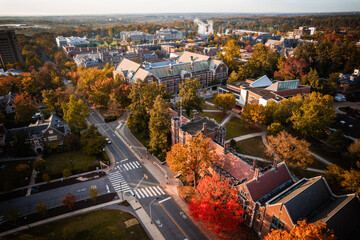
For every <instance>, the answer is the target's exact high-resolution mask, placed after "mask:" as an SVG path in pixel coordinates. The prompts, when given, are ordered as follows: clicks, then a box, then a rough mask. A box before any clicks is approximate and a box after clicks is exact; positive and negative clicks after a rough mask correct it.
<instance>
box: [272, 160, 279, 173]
mask: <svg viewBox="0 0 360 240" xmlns="http://www.w3.org/2000/svg"><path fill="white" fill-rule="evenodd" d="M277 164H278V162H277V160H276V159H274V163H273V168H274V169H275V171H276V170H277Z"/></svg>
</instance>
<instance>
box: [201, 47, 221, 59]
mask: <svg viewBox="0 0 360 240" xmlns="http://www.w3.org/2000/svg"><path fill="white" fill-rule="evenodd" d="M218 52H221V49H220V48H216V47H206V48H204V52H203V53H204V55H206V56H209V57H213V56H216V55H217V54H218Z"/></svg>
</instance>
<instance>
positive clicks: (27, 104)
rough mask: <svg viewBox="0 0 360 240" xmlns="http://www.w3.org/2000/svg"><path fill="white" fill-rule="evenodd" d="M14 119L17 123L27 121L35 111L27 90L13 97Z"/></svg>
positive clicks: (33, 102)
mask: <svg viewBox="0 0 360 240" xmlns="http://www.w3.org/2000/svg"><path fill="white" fill-rule="evenodd" d="M14 104H15V121H16V122H17V123H25V122H29V121H31V119H32V116H33V115H34V114H35V113H36V110H37V109H36V106H35V101H34V99H33V98H32V97H31V95H30V94H29V93H27V92H23V93H20V94H18V95H16V97H15V98H14Z"/></svg>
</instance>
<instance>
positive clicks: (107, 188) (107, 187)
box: [106, 184, 110, 193]
mask: <svg viewBox="0 0 360 240" xmlns="http://www.w3.org/2000/svg"><path fill="white" fill-rule="evenodd" d="M106 190H107V192H108V193H109V192H110V189H109V186H108V185H107V184H106Z"/></svg>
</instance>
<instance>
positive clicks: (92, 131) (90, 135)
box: [80, 124, 107, 155]
mask: <svg viewBox="0 0 360 240" xmlns="http://www.w3.org/2000/svg"><path fill="white" fill-rule="evenodd" d="M80 141H81V146H82V150H83V152H84V153H85V154H88V155H95V154H99V153H100V152H101V151H102V149H103V148H105V147H106V144H107V142H106V140H105V136H103V135H101V134H100V133H99V131H98V129H97V127H95V125H94V124H91V125H90V126H89V128H88V129H86V130H85V131H84V132H83V134H82V136H81V140H80Z"/></svg>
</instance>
